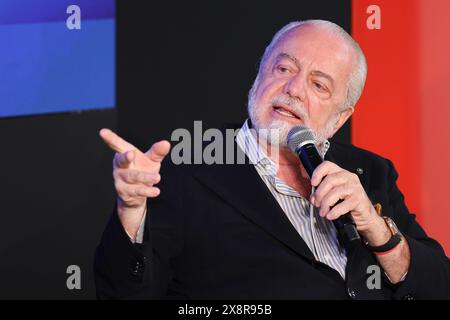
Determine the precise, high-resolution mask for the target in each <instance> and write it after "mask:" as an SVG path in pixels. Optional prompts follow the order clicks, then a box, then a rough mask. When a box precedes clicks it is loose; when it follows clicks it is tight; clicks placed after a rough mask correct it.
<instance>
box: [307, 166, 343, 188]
mask: <svg viewBox="0 0 450 320" xmlns="http://www.w3.org/2000/svg"><path fill="white" fill-rule="evenodd" d="M341 170H342V169H341V168H340V167H339V166H338V165H337V164H335V163H333V162H330V161H324V162H322V163H321V164H320V165H319V166H318V167H317V168H316V169H315V170H314V172H313V175H312V177H311V185H312V186H313V187H317V186H318V185H319V184H320V182H322V180H323V178H324V177H325V176H326V175H328V174H330V173H334V172H338V171H341Z"/></svg>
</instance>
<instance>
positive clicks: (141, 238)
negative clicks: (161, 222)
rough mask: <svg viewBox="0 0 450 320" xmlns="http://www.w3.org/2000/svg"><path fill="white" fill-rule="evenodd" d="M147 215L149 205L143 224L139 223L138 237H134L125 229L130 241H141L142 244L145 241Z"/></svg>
mask: <svg viewBox="0 0 450 320" xmlns="http://www.w3.org/2000/svg"><path fill="white" fill-rule="evenodd" d="M146 216H147V206H145V211H144V216H143V217H142V220H141V224H140V225H139V230H138V232H137V234H136V239H133V238H132V237H131V236H130V234H129V233H128V232H127V231H126V230H125V232H126V233H127V235H128V238H130V241H131V242H132V243H139V244H142V243H143V242H144V229H145V217H146Z"/></svg>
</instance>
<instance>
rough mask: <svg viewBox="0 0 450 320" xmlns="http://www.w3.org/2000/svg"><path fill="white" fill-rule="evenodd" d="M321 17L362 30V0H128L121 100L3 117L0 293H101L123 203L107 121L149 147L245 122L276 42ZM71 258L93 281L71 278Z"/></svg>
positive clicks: (120, 42) (121, 3)
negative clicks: (104, 241)
mask: <svg viewBox="0 0 450 320" xmlns="http://www.w3.org/2000/svg"><path fill="white" fill-rule="evenodd" d="M74 3H76V0H75V1H74ZM309 18H320V19H327V20H331V21H334V22H336V23H337V24H339V25H341V26H342V27H344V28H345V29H346V30H350V0H340V1H336V0H328V1H324V0H316V1H311V0H309V1H300V0H272V1H268V0H267V1H261V0H247V1H237V0H236V1H226V0H220V1H219V0H216V1H206V0H201V1H162V0H159V1H155V0H152V1H125V0H117V82H116V84H117V85H116V86H117V108H116V109H115V110H103V111H92V112H84V113H65V114H57V115H44V116H36V117H22V118H9V119H1V120H0V148H1V156H0V178H1V179H0V181H1V184H0V197H1V198H0V199H1V207H0V214H1V222H0V299H91V298H95V288H94V283H93V274H92V261H93V253H94V250H95V247H96V244H97V242H98V241H99V237H100V235H101V232H102V230H103V227H104V225H105V223H106V221H107V218H108V216H109V215H110V212H111V210H112V207H113V205H114V190H113V187H112V178H111V160H112V155H113V153H112V152H111V151H110V150H108V148H107V147H106V146H104V145H103V143H102V142H101V141H100V139H99V138H98V135H97V132H98V130H99V129H100V128H102V127H109V128H112V129H115V130H118V131H119V132H120V134H121V135H122V136H123V137H125V138H126V139H128V140H129V141H130V142H132V143H134V144H135V145H136V146H138V147H140V148H142V149H147V148H148V147H149V146H150V145H151V143H152V142H154V141H156V140H157V139H161V138H169V137H170V134H171V132H172V131H173V129H175V128H187V129H191V128H192V127H193V121H194V120H202V121H203V127H204V128H207V127H215V126H221V125H223V124H224V123H229V122H241V121H242V120H243V119H244V118H245V117H246V100H247V93H248V90H249V88H250V86H251V84H252V82H253V80H254V78H255V76H256V71H257V65H258V61H259V59H260V56H261V54H262V52H263V50H264V48H265V46H266V45H267V44H268V43H269V41H270V39H271V37H272V36H273V34H274V33H275V32H276V31H277V30H278V29H279V28H281V27H282V26H283V25H284V24H286V23H287V22H289V21H294V20H302V19H309ZM338 138H339V139H340V140H344V141H349V139H350V131H349V125H346V126H345V127H344V128H342V129H341V130H340V132H339V134H338ZM69 265H78V266H80V268H81V290H69V289H67V287H66V279H67V277H68V275H67V274H66V268H67V266H69Z"/></svg>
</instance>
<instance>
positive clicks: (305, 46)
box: [268, 25, 356, 80]
mask: <svg viewBox="0 0 450 320" xmlns="http://www.w3.org/2000/svg"><path fill="white" fill-rule="evenodd" d="M283 54H288V55H290V56H293V57H295V59H296V60H297V61H298V63H299V64H300V66H302V68H305V69H308V68H313V69H317V70H319V71H322V72H325V73H327V74H330V75H332V76H333V77H334V78H335V79H336V80H346V79H348V77H349V76H350V73H351V71H352V68H353V66H354V62H355V59H356V55H355V52H354V50H353V48H352V47H351V46H350V45H349V44H348V43H347V42H346V41H345V40H344V39H342V37H340V36H338V35H336V34H334V33H333V32H331V31H329V30H327V29H325V28H323V27H320V26H308V25H306V26H301V27H298V28H295V29H293V30H291V31H289V32H287V33H286V34H284V35H283V36H282V37H281V39H280V40H279V41H278V42H277V43H276V45H275V47H274V48H273V50H272V52H271V55H270V57H269V59H268V64H269V65H273V64H274V63H275V62H276V61H277V60H278V59H280V56H283Z"/></svg>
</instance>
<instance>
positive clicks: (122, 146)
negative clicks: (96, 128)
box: [99, 128, 136, 153]
mask: <svg viewBox="0 0 450 320" xmlns="http://www.w3.org/2000/svg"><path fill="white" fill-rule="evenodd" d="M99 135H100V137H101V138H102V139H103V141H105V143H106V144H107V145H108V146H109V147H110V148H111V149H113V150H114V151H116V152H118V153H125V152H126V151H130V150H133V149H136V147H135V146H133V145H132V144H131V143H129V142H127V141H125V140H124V139H122V138H121V137H119V136H118V135H117V134H115V133H114V132H112V131H111V130H109V129H106V128H103V129H101V130H100V132H99Z"/></svg>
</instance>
